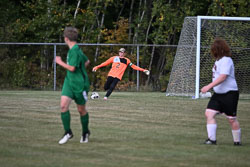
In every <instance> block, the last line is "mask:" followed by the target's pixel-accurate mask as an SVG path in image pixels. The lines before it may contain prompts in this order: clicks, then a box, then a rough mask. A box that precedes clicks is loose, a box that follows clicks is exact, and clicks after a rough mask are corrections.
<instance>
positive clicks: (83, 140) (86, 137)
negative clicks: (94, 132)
mask: <svg viewBox="0 0 250 167" xmlns="http://www.w3.org/2000/svg"><path fill="white" fill-rule="evenodd" d="M89 136H90V131H88V132H86V133H84V134H83V135H82V137H81V140H80V143H88V142H89Z"/></svg>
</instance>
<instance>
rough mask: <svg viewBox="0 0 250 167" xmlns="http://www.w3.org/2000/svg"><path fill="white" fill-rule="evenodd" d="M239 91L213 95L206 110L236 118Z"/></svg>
mask: <svg viewBox="0 0 250 167" xmlns="http://www.w3.org/2000/svg"><path fill="white" fill-rule="evenodd" d="M238 100H239V91H229V92H227V93H224V94H218V93H214V94H213V96H212V97H211V99H210V101H209V102H208V105H207V109H212V110H216V111H219V112H220V113H225V114H226V115H227V116H232V117H236V115H237V105H238Z"/></svg>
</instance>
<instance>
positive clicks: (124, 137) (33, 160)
mask: <svg viewBox="0 0 250 167" xmlns="http://www.w3.org/2000/svg"><path fill="white" fill-rule="evenodd" d="M100 95H101V97H103V95H104V92H101V93H100ZM207 102H208V99H199V100H192V99H189V98H176V97H166V96H165V93H149V92H141V93H136V92H114V93H113V94H112V95H111V97H110V99H109V100H108V101H104V100H103V99H102V98H100V99H96V100H89V101H88V104H87V108H88V111H89V114H90V130H91V136H90V141H89V143H87V144H80V142H79V141H80V136H81V124H80V117H79V114H78V112H77V111H76V106H75V104H74V102H73V103H72V104H71V108H70V112H71V127H72V130H73V133H74V138H73V139H71V140H70V141H69V142H68V143H67V144H65V145H59V144H58V140H59V139H60V138H61V137H62V135H63V133H64V132H63V127H62V123H61V119H60V107H59V104H60V92H58V91H56V92H53V91H0V106H1V107H0V141H1V142H0V166H1V167H39V166H41V167H64V166H65V167H83V166H84V167H97V166H98V167H163V166H169V167H175V166H181V167H191V166H192V167H201V166H202V167H211V166H213V167H217V166H218V167H223V166H225V167H235V166H237V167H241V166H242V167H243V166H244V167H246V166H250V160H249V154H250V131H249V129H250V114H249V108H250V101H249V100H240V101H239V106H238V119H239V122H240V124H241V129H242V143H243V145H242V146H240V147H236V146H234V145H233V141H232V133H231V129H230V127H229V123H228V122H227V120H226V118H225V117H224V116H218V118H217V120H218V129H217V142H218V144H217V145H212V146H210V145H204V144H202V143H203V142H204V140H205V139H207V133H206V121H205V116H204V110H205V108H206V105H207Z"/></svg>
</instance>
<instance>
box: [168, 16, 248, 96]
mask: <svg viewBox="0 0 250 167" xmlns="http://www.w3.org/2000/svg"><path fill="white" fill-rule="evenodd" d="M216 37H220V38H223V39H225V40H226V41H227V43H228V44H229V46H230V48H231V52H232V59H233V60H234V65H235V75H236V80H237V84H238V87H239V91H240V94H246V95H247V94H248V95H249V93H250V18H248V17H220V16H197V17H186V18H185V20H184V24H183V28H182V31H181V36H180V39H179V43H178V47H177V51H176V55H175V59H174V63H173V67H172V71H171V75H170V80H169V83H168V87H167V91H166V95H167V96H191V97H194V98H199V91H200V88H201V87H203V86H205V85H206V84H208V83H209V82H211V80H212V66H213V63H214V60H212V58H211V56H210V45H211V44H212V42H213V41H214V39H215V38H216Z"/></svg>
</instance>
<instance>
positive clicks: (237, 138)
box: [232, 129, 241, 142]
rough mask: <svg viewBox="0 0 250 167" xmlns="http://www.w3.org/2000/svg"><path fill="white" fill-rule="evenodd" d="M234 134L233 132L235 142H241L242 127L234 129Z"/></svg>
mask: <svg viewBox="0 0 250 167" xmlns="http://www.w3.org/2000/svg"><path fill="white" fill-rule="evenodd" d="M232 134H233V140H234V142H241V140H240V137H241V129H238V130H232Z"/></svg>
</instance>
